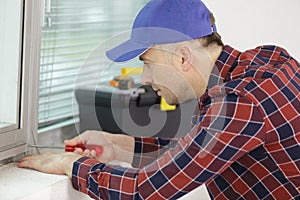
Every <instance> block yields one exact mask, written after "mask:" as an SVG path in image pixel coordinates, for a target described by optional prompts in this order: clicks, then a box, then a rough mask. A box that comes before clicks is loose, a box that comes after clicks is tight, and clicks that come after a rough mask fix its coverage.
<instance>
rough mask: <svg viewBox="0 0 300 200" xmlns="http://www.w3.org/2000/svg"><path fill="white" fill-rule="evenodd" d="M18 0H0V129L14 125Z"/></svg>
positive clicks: (19, 7) (16, 81)
mask: <svg viewBox="0 0 300 200" xmlns="http://www.w3.org/2000/svg"><path fill="white" fill-rule="evenodd" d="M20 15H21V0H0V27H1V28H0V30H1V31H0V44H1V45H0V91H1V95H0V133H1V132H3V131H4V130H5V131H6V130H10V129H14V128H16V127H17V125H18V110H19V100H18V98H19V95H18V94H19V85H20V80H19V75H20V71H19V70H20V42H21V39H20V38H21V37H20V30H21V28H20V27H21V26H20V24H21V23H20V22H21V21H20V19H21V16H20Z"/></svg>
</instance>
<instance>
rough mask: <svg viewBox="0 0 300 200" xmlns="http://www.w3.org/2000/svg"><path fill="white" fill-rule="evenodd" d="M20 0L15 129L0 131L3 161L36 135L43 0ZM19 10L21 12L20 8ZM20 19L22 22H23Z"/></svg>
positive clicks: (15, 154)
mask: <svg viewBox="0 0 300 200" xmlns="http://www.w3.org/2000/svg"><path fill="white" fill-rule="evenodd" d="M20 1H22V6H21V7H22V8H24V9H23V13H21V23H20V26H21V29H20V30H21V31H20V37H19V39H20V48H19V50H20V51H19V52H20V56H19V59H20V60H19V72H20V75H21V76H20V83H21V84H20V88H19V91H20V92H19V106H18V113H19V119H18V120H17V121H18V123H17V124H18V125H19V126H18V127H16V128H15V129H14V130H11V129H3V130H1V131H2V132H1V133H0V161H1V162H5V161H6V160H10V158H14V157H16V156H18V155H22V154H23V153H25V152H26V144H27V143H30V142H33V141H35V140H36V139H37V105H38V85H39V84H38V80H39V61H40V38H41V24H42V20H43V17H42V10H43V9H42V8H43V1H36V0H20ZM20 12H22V11H21V10H20ZM22 23H23V24H22Z"/></svg>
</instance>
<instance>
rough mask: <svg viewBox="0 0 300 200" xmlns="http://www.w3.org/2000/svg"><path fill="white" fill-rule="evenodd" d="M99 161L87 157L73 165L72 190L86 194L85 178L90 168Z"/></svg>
mask: <svg viewBox="0 0 300 200" xmlns="http://www.w3.org/2000/svg"><path fill="white" fill-rule="evenodd" d="M96 164H99V161H97V160H95V159H91V158H89V157H82V158H80V159H78V160H77V161H76V162H74V164H73V170H72V185H73V187H74V189H76V190H78V191H81V192H84V193H87V192H88V191H87V178H88V175H89V171H90V170H91V168H92V167H93V166H94V165H96Z"/></svg>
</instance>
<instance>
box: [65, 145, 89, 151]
mask: <svg viewBox="0 0 300 200" xmlns="http://www.w3.org/2000/svg"><path fill="white" fill-rule="evenodd" d="M76 148H80V149H82V151H84V150H85V149H86V147H85V146H84V144H77V145H76V146H70V145H66V146H65V152H74V151H75V149H76Z"/></svg>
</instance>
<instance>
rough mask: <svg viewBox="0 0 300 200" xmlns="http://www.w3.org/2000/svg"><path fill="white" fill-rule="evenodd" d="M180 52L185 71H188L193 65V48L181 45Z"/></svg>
mask: <svg viewBox="0 0 300 200" xmlns="http://www.w3.org/2000/svg"><path fill="white" fill-rule="evenodd" d="M178 54H179V55H180V57H181V66H182V70H183V71H184V72H187V71H188V70H189V69H190V68H191V67H192V63H193V62H192V59H193V55H192V50H191V48H190V47H188V46H181V47H179V48H178Z"/></svg>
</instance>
